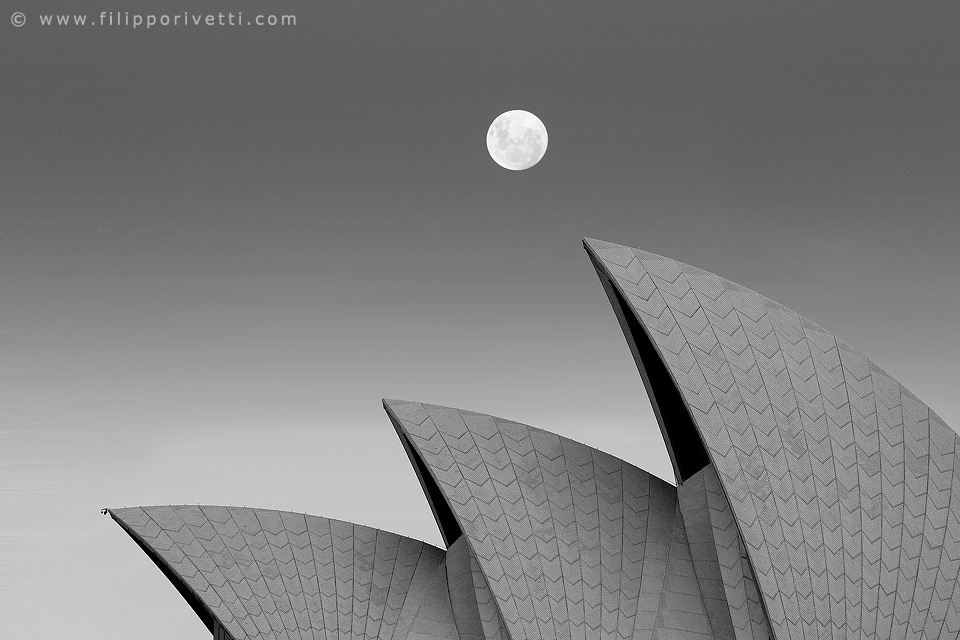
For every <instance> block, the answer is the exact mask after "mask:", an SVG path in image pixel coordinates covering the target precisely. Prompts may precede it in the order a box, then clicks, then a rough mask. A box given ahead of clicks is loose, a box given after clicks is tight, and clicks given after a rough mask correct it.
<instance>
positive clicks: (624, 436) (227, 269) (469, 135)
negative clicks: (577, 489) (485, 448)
mask: <svg viewBox="0 0 960 640" xmlns="http://www.w3.org/2000/svg"><path fill="white" fill-rule="evenodd" d="M2 5H3V12H2V14H0V18H2V19H3V22H2V23H0V86H2V87H3V89H2V95H0V116H2V117H0V122H2V125H3V136H2V139H0V176H2V177H0V223H2V224H0V330H2V334H0V347H2V358H3V360H4V362H3V366H2V369H0V374H2V378H3V384H4V391H3V397H2V402H3V405H2V407H3V408H2V411H3V415H2V416H0V419H2V423H0V428H2V432H0V457H2V460H0V500H2V502H0V516H2V518H3V521H2V523H0V535H2V536H3V538H2V539H0V565H5V566H0V576H2V577H0V587H3V591H2V592H0V607H2V609H0V617H2V619H3V627H4V630H3V632H2V633H3V636H4V638H14V639H20V638H31V639H38V638H39V639H47V638H50V639H53V638H57V639H59V638H63V637H69V638H84V639H86V638H90V639H96V640H111V639H114V638H116V639H118V640H119V639H120V638H129V637H130V636H131V634H132V633H134V630H136V631H135V633H136V635H137V637H138V638H142V639H143V640H152V639H160V638H163V639H170V638H183V639H185V640H201V639H203V638H206V637H207V636H208V634H207V631H206V629H205V628H204V627H203V625H202V624H201V623H200V621H199V619H197V617H196V616H195V615H194V614H193V612H192V611H191V610H190V608H189V606H188V605H187V604H186V602H185V601H183V600H182V599H181V598H180V596H179V595H178V594H177V592H176V591H175V590H174V588H173V587H172V586H171V585H170V584H169V583H168V582H167V580H166V579H165V578H164V577H163V576H162V575H161V573H160V572H159V571H158V570H157V569H156V567H155V566H153V564H152V563H151V562H150V561H149V559H148V558H147V557H146V555H145V554H143V552H142V551H140V550H139V549H138V548H137V547H136V545H135V544H134V543H133V542H132V541H131V540H129V539H128V538H127V536H126V535H125V534H124V533H123V532H122V531H121V529H120V528H119V527H118V526H117V525H116V524H114V523H113V522H111V521H110V520H109V519H108V518H105V517H102V516H101V515H100V514H99V513H98V510H99V509H100V508H101V507H107V506H110V507H120V506H132V505H149V504H158V503H162V504H167V503H193V504H196V503H207V504H211V503H212V504H236V505H248V506H263V507H272V508H282V509H290V510H295V511H301V512H307V513H311V514H316V515H324V516H329V517H334V518H341V519H347V520H352V521H356V522H360V523H363V524H367V525H370V526H374V527H380V528H385V529H389V530H392V531H396V532H398V533H402V534H405V535H409V536H412V537H416V538H420V539H424V540H426V541H428V542H431V543H434V544H440V536H439V533H438V531H437V529H436V525H435V524H434V522H433V519H432V516H431V514H430V510H429V508H428V506H427V504H426V501H425V499H424V498H423V496H422V493H421V490H420V487H419V485H418V483H417V481H416V477H415V474H414V472H413V471H412V469H410V467H409V463H408V461H407V459H406V456H405V455H404V453H403V450H402V447H401V445H400V443H399V441H398V440H397V438H396V435H395V433H394V431H393V428H392V427H391V425H390V423H389V421H388V419H387V418H386V415H385V414H384V412H383V410H382V407H381V405H380V399H381V398H382V397H392V398H401V399H407V400H417V401H424V402H431V403H436V404H444V405H451V406H456V407H460V408H463V409H469V410H475V411H480V412H484V413H491V414H495V415H500V416H503V417H506V418H510V419H514V420H517V421H520V422H524V423H528V424H531V425H533V426H537V427H540V428H544V429H547V430H551V431H555V432H558V433H561V434H563V435H566V436H569V437H572V438H574V439H577V440H580V441H583V442H585V443H587V444H590V445H593V446H596V447H599V448H601V449H604V450H606V451H608V452H610V453H613V454H615V455H617V456H620V457H623V458H624V459H626V460H628V461H630V462H632V463H634V464H637V465H639V466H641V467H642V468H645V469H647V470H649V471H651V472H652V473H654V474H656V475H658V476H661V477H664V478H666V479H670V480H672V477H671V476H672V472H671V470H670V464H669V461H668V459H667V457H666V453H665V450H664V449H663V445H662V443H661V440H660V435H659V432H658V429H657V427H656V424H655V422H654V419H653V416H652V413H651V411H650V407H649V402H648V401H647V399H646V397H645V394H644V391H643V387H642V384H641V382H640V378H639V376H638V375H637V372H636V368H635V366H634V364H633V362H632V360H631V358H630V354H629V351H628V349H627V348H626V344H625V342H624V339H623V336H622V334H621V332H620V329H619V326H618V324H617V321H616V318H615V316H614V314H613V312H612V311H611V310H610V308H609V304H608V302H607V299H606V296H605V294H604V292H603V289H602V287H601V285H600V284H599V282H598V281H597V278H596V275H595V273H594V271H593V268H592V266H591V265H590V262H589V260H588V258H587V256H586V254H585V252H584V251H583V249H582V247H581V244H580V240H581V238H582V237H583V236H591V237H595V238H600V239H604V240H609V241H613V242H619V243H622V244H627V245H631V246H638V247H642V248H643V249H646V250H648V251H652V252H654V253H660V254H663V255H667V256H670V257H674V258H677V259H680V260H682V261H684V262H688V263H691V264H694V265H697V266H699V267H702V268H705V269H707V270H709V271H712V272H715V273H718V274H721V275H723V276H726V277H729V278H730V279H732V280H734V281H737V282H740V283H741V284H743V285H745V286H748V287H750V288H752V289H755V290H758V291H760V292H761V293H763V294H765V295H767V296H769V297H771V298H774V299H775V300H777V301H779V302H782V303H784V304H786V305H788V306H790V307H792V308H794V309H795V310H797V311H798V312H800V313H801V314H803V315H806V316H808V317H810V318H811V319H813V320H815V321H817V322H819V323H820V324H822V325H823V326H825V327H826V328H828V329H829V330H831V331H833V332H835V333H836V334H837V335H839V336H841V337H842V338H844V339H845V340H847V341H848V342H849V343H851V344H852V345H854V346H856V347H857V348H859V349H860V350H861V351H863V352H864V353H866V354H867V355H868V356H870V357H871V358H872V359H874V360H875V361H876V362H877V363H878V364H879V365H880V366H882V367H884V368H885V369H886V370H887V371H889V372H890V373H891V374H892V375H893V376H895V377H896V378H898V379H899V380H900V381H901V382H902V383H904V384H905V385H906V386H908V387H909V388H910V389H911V390H912V391H913V392H914V393H916V394H917V395H918V396H919V397H920V398H922V399H923V400H924V401H925V402H926V403H928V404H929V405H930V406H931V407H932V408H933V409H934V410H936V411H937V412H938V413H939V414H940V415H941V416H942V417H943V418H944V419H945V420H946V421H947V422H948V423H949V424H951V425H952V426H954V427H956V426H957V425H958V424H960V400H958V395H957V391H956V388H957V381H958V377H960V376H958V374H957V363H958V362H960V339H958V337H957V333H956V331H957V326H958V321H957V318H958V317H960V252H958V250H957V242H958V240H960V180H958V177H960V115H958V114H960V82H958V80H957V79H958V78H960V37H958V34H960V5H958V4H957V3H940V4H926V3H925V4H924V5H923V6H922V7H921V6H920V5H917V4H915V3H875V2H855V3H853V2H844V3H836V2H804V3H794V6H792V7H785V6H783V3H735V4H731V3H713V2H675V1H671V2H635V3H613V2H601V3H597V2H586V1H582V0H581V1H578V2H568V1H557V0H554V1H551V2H534V1H524V2H518V1H516V0H514V1H513V2H497V1H484V2H479V1H472V2H463V1H451V0H443V1H442V2H441V1H436V2H434V1H431V0H400V1H391V2H371V1H367V0H344V1H339V2H330V1H327V0H324V1H323V2H274V3H266V2H249V1H245V0H231V1H230V2H213V3H211V2H205V3H200V4H198V3H187V2H179V1H171V0H163V1H159V2H151V3H146V2H124V3H123V7H122V8H123V10H125V11H129V12H130V13H131V14H134V13H137V12H139V13H142V14H148V13H154V14H161V13H164V12H166V13H170V14H173V13H178V12H183V11H189V12H191V13H192V12H207V11H210V12H214V13H216V12H219V11H223V12H229V11H234V12H240V11H243V12H244V14H245V16H247V17H252V16H255V15H256V14H258V13H277V14H292V15H295V16H296V20H297V24H296V26H295V27H287V28H280V27H275V28H265V27H264V28H255V27H248V28H237V27H234V28H230V27H189V28H186V27H180V28H174V27H168V28H166V29H161V28H154V29H151V30H146V29H143V28H140V29H136V30H134V29H132V28H123V27H109V26H89V25H87V26H84V27H73V28H57V27H44V26H41V24H40V15H39V14H40V13H45V12H51V13H55V12H83V11H89V13H90V16H89V17H90V18H92V19H93V18H95V19H99V14H100V12H101V11H103V10H115V9H116V8H117V7H116V5H115V4H114V5H111V4H109V3H107V4H103V3H101V4H96V3H92V2H89V1H88V0H82V1H70V2H67V1H65V0H59V1H57V2H54V1H50V0H42V1H41V2H28V0H2ZM837 5H841V6H837ZM198 7H202V8H200V9H198ZM14 11H23V12H24V13H25V16H26V24H25V25H24V26H23V27H20V28H17V27H14V26H12V24H10V22H8V21H7V18H6V16H7V15H9V14H11V13H13V12H14ZM509 109H526V110H529V111H532V112H533V113H535V114H537V115H538V116H539V117H540V118H541V119H542V120H543V122H544V123H545V125H546V127H547V129H548V131H549V134H550V146H549V149H548V151H547V154H546V156H545V157H544V159H543V160H542V161H541V162H540V163H539V164H538V165H537V166H535V167H534V168H532V169H530V170H528V171H521V172H512V171H506V170H504V169H501V168H500V167H499V166H497V165H496V164H495V163H494V162H493V161H492V160H491V159H490V157H489V156H488V155H487V152H486V148H485V134H486V130H487V127H488V126H489V124H490V123H491V121H492V120H493V119H494V118H495V117H496V116H497V115H498V114H500V113H502V112H503V111H507V110H509Z"/></svg>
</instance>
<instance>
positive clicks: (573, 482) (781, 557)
mask: <svg viewBox="0 0 960 640" xmlns="http://www.w3.org/2000/svg"><path fill="white" fill-rule="evenodd" d="M584 246H585V248H586V250H587V253H588V255H589V257H590V259H591V261H592V262H593V265H594V267H595V269H596V271H597V274H598V276H599V278H600V281H601V283H602V285H603V287H604V289H605V290H606V292H607V295H608V297H609V299H610V302H611V305H612V306H613V309H614V312H615V314H616V317H617V319H618V321H619V322H620V325H621V328H622V330H623V333H624V336H625V337H626V341H627V344H628V346H629V348H630V350H631V352H632V354H633V356H634V359H635V361H636V363H637V367H638V369H639V372H640V377H641V379H642V381H643V385H644V387H645V389H646V391H647V394H648V396H649V398H650V402H651V404H652V405H653V408H654V413H655V414H656V416H657V420H658V422H659V425H660V429H661V432H662V435H663V438H664V440H665V442H666V445H667V450H668V452H669V454H670V458H671V461H672V463H673V468H674V472H675V479H676V486H674V485H672V484H669V483H666V482H664V481H663V480H660V479H659V478H656V477H654V476H652V475H650V474H649V473H647V472H645V471H643V470H642V469H639V468H637V467H635V466H633V465H631V464H629V463H627V462H625V461H623V460H621V459H619V458H616V457H614V456H612V455H610V454H607V453H604V452H601V451H599V450H597V449H593V448H591V447H589V446H586V445H584V444H581V443H578V442H574V441H573V440H569V439H567V438H564V437H562V436H559V435H557V434H553V433H550V432H548V431H543V430H541V429H537V428H534V427H531V426H527V425H523V424H519V423H516V422H512V421H510V420H506V419H502V418H497V417H493V416H489V415H484V414H480V413H474V412H470V411H464V410H459V409H453V408H448V407H441V406H435V405H428V404H421V403H417V402H407V401H400V400H385V401H384V408H385V410H386V413H387V416H388V418H389V420H390V421H391V423H392V424H393V427H394V428H395V430H396V433H397V435H398V437H399V439H400V441H401V443H402V445H403V447H404V450H405V451H406V453H407V455H408V457H409V459H410V463H411V465H412V467H413V469H414V471H415V473H416V474H417V477H418V479H419V480H420V483H421V485H422V487H423V490H424V494H425V496H426V498H427V501H428V503H429V504H430V507H431V509H432V511H433V513H434V516H435V518H436V521H437V525H438V527H439V529H440V533H441V535H442V538H443V541H444V544H445V546H446V549H440V548H437V547H434V546H432V545H429V544H426V543H423V542H420V541H417V540H413V539H411V538H407V537H404V536H401V535H398V534H395V533H390V532H386V531H382V530H378V529H373V528H370V527H365V526H361V525H356V524H352V523H348V522H342V521H339V520H332V519H328V518H322V517H317V516H311V515H304V514H299V513H290V512H281V511H273V510H267V509H251V508H240V507H223V506H207V505H200V506H193V505H185V506H154V507H131V508H122V509H109V510H108V512H109V514H110V515H111V517H113V519H114V520H116V521H117V523H118V524H120V526H121V527H122V528H123V530H124V531H126V532H127V533H128V534H129V535H130V537H131V538H133V540H134V541H135V542H136V543H137V544H138V545H140V547H141V548H142V549H143V550H144V551H145V552H146V553H147V555H148V556H149V557H150V558H151V559H152V560H153V561H154V562H155V563H156V565H157V567H158V568H159V569H160V570H161V571H162V572H163V574H164V575H165V576H166V577H167V578H168V579H169V580H170V581H171V583H172V584H173V585H174V586H175V587H176V588H177V589H178V590H179V591H180V593H181V594H182V595H183V597H184V598H185V599H186V600H187V601H188V602H189V603H190V605H191V606H192V607H193V609H194V611H195V612H196V613H197V615H198V616H199V617H200V618H201V619H202V620H203V621H204V623H205V624H206V626H207V627H208V629H210V631H211V633H212V634H213V636H214V638H216V639H219V640H224V639H232V640H242V639H246V638H251V639H252V638H291V639H293V638H309V639H311V640H334V639H336V640H346V639H348V638H350V639H357V640H359V639H361V638H362V639H367V640H374V639H376V640H381V639H382V640H430V639H443V640H536V639H542V640H599V639H604V640H606V639H623V640H627V639H634V638H636V639H641V638H642V639H655V638H656V639H661V640H666V639H672V638H677V639H680V638H684V639H704V640H706V639H710V638H716V639H730V640H734V639H735V640H746V639H753V640H767V639H768V638H776V639H777V640H811V639H821V638H863V639H874V638H876V639H878V640H880V639H883V640H887V639H889V638H898V639H906V638H917V639H919V638H930V639H935V638H957V637H958V636H960V588H957V586H958V574H960V447H958V446H957V435H956V433H955V432H954V431H953V430H951V429H950V427H948V426H947V425H946V424H944V422H943V421H942V420H941V419H940V418H939V417H938V416H937V415H936V413H934V412H933V411H932V410H931V409H929V408H928V407H927V406H926V405H925V404H923V403H922V402H921V401H920V400H919V399H917V398H916V396H914V395H913V394H911V393H910V392H909V391H908V390H907V389H905V388H904V387H903V386H902V385H900V384H899V383H898V382H897V381H896V380H895V379H894V378H892V377H891V376H890V375H889V374H888V373H886V372H885V371H883V370H882V369H880V368H879V367H878V366H876V365H875V364H874V363H873V362H871V361H870V360H869V359H868V358H867V357H866V356H864V355H863V354H861V353H859V352H858V351H856V350H855V349H853V348H852V347H850V346H849V345H847V344H845V343H844V342H842V341H840V340H838V339H837V338H836V337H834V336H833V335H832V334H830V333H829V332H827V331H826V330H825V329H823V328H822V327H820V326H819V325H817V324H815V323H814V322H811V321H810V320H807V319H806V318H804V317H802V316H800V315H798V314H796V313H795V312H793V311H791V310H790V309H788V308H786V307H784V306H783V305H780V304H778V303H776V302H774V301H773V300H770V299H768V298H765V297H763V296H762V295H760V294H758V293H755V292H753V291H750V290H749V289H746V288H744V287H742V286H740V285H737V284H735V283H733V282H730V281H729V280H725V279H723V278H721V277H719V276H716V275H714V274H712V273H709V272H706V271H703V270H701V269H698V268H696V267H691V266H689V265H686V264H683V263H680V262H677V261H675V260H671V259H669V258H664V257H662V256H658V255H655V254H651V253H647V252H645V251H641V250H639V249H631V248H628V247H624V246H621V245H616V244H612V243H608V242H603V241H598V240H591V239H586V240H584Z"/></svg>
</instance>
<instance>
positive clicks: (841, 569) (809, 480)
mask: <svg viewBox="0 0 960 640" xmlns="http://www.w3.org/2000/svg"><path fill="white" fill-rule="evenodd" d="M584 245H585V247H586V249H587V251H588V253H589V254H590V256H591V259H592V260H593V262H594V266H595V267H596V269H597V272H598V274H599V275H600V277H601V279H602V280H605V281H606V282H608V283H609V284H610V285H612V287H613V288H614V289H615V290H616V291H617V292H619V294H620V296H622V298H623V299H624V300H626V301H627V305H628V306H629V309H625V310H620V309H618V311H621V312H625V313H630V314H633V317H634V318H635V319H636V320H637V321H639V323H640V325H641V326H642V328H643V330H644V331H645V332H646V334H647V336H648V337H649V340H650V341H651V342H652V343H653V345H654V346H655V348H656V352H657V356H658V357H659V358H660V359H661V360H662V362H663V363H664V364H665V365H666V367H667V370H668V371H669V373H670V377H671V378H672V381H673V384H675V385H676V387H677V388H678V389H679V391H680V393H681V394H682V396H683V399H684V401H685V403H686V405H687V408H688V411H689V413H690V417H691V418H692V420H693V422H694V424H695V425H696V428H697V431H698V432H699V435H700V438H701V439H702V441H703V444H704V446H705V447H706V448H707V450H708V452H709V457H710V460H712V462H713V468H715V474H716V477H717V479H718V481H719V484H720V485H721V486H722V492H720V493H719V494H713V495H715V496H717V497H718V496H720V495H722V494H725V495H726V497H727V498H729V507H730V509H731V513H732V515H733V517H734V518H735V520H736V524H737V525H738V528H739V531H740V532H741V534H742V539H741V543H742V544H743V546H744V551H745V552H746V554H745V555H746V556H748V558H749V561H750V562H749V564H750V565H751V566H752V572H753V575H755V578H756V588H757V590H758V592H759V594H760V597H761V599H762V603H763V606H764V609H765V611H766V614H767V616H768V617H769V623H770V627H771V630H772V631H773V633H774V635H775V637H776V638H778V640H787V639H789V640H806V639H810V638H863V639H867V638H869V639H873V638H883V639H887V638H895V639H898V640H900V639H904V638H940V637H950V638H956V637H957V634H958V627H960V589H958V588H956V586H957V575H958V569H960V565H958V562H957V559H958V554H960V545H958V539H960V521H958V517H957V514H958V513H960V494H958V493H957V491H955V488H956V487H957V483H958V481H960V468H958V465H960V460H958V459H957V456H958V455H960V447H958V446H957V436H956V434H955V433H954V432H953V431H952V430H951V429H950V428H949V427H947V426H946V425H945V424H944V423H943V422H942V421H941V420H940V419H939V418H938V417H937V416H936V414H934V413H933V412H932V411H931V410H930V409H929V408H928V407H927V406H926V405H924V404H923V403H922V402H920V401H919V400H917V399H916V398H915V397H914V396H913V395H912V394H910V392H909V391H907V390H906V389H904V388H903V387H902V386H901V385H900V384H899V383H897V382H896V381H895V380H894V379H893V378H891V377H890V376H889V375H888V374H887V373H886V372H884V371H883V370H882V369H880V368H879V367H877V366H876V365H875V364H874V363H872V362H871V361H870V360H868V359H867V358H866V357H865V356H863V355H862V354H860V353H859V352H857V351H856V350H854V349H853V348H851V347H850V346H848V345H846V344H844V343H843V342H842V341H839V340H837V339H836V338H835V337H834V336H833V335H831V334H830V333H828V332H827V331H825V330H824V329H823V328H822V327H820V326H818V325H816V324H815V323H813V322H811V321H809V320H807V319H806V318H803V317H801V316H799V315H797V314H796V313H794V312H793V311H791V310H789V309H787V308H786V307H784V306H782V305H780V304H778V303H776V302H774V301H772V300H770V299H768V298H765V297H763V296H761V295H759V294H757V293H755V292H753V291H750V290H748V289H746V288H744V287H741V286H739V285H737V284H735V283H733V282H730V281H729V280H725V279H723V278H720V277H718V276H716V275H713V274H711V273H708V272H705V271H703V270H700V269H697V268H696V267H691V266H689V265H685V264H682V263H679V262H677V261H675V260H670V259H668V258H664V257H662V256H658V255H655V254H651V253H647V252H644V251H641V250H639V249H631V248H628V247H624V246H621V245H616V244H612V243H607V242H602V241H598V240H590V239H585V240H584ZM611 301H612V302H613V304H614V305H615V307H618V306H619V305H620V303H619V302H618V301H617V300H615V299H613V298H611ZM627 338H628V341H633V340H635V337H633V336H630V335H628V336H627ZM650 364H651V363H647V365H645V364H644V363H643V362H638V365H639V366H640V367H641V368H644V367H645V366H650ZM667 444H668V447H676V446H678V443H671V442H668V443H667ZM685 493H686V490H685V489H682V490H681V495H683V494H685ZM690 493H691V494H696V495H697V496H702V492H700V491H691V492H690ZM697 499H699V500H701V502H702V497H698V498H697ZM721 511H723V509H722V508H721ZM702 517H703V516H702V515H701V519H702ZM712 519H713V511H711V520H712ZM722 519H723V518H722V517H721V518H720V520H722ZM722 528H723V527H722V526H721V530H722ZM701 529H703V530H704V531H705V530H706V524H704V523H703V522H701V521H699V520H698V521H697V531H698V535H699V531H700V530H701ZM715 531H717V529H716V528H715ZM718 535H719V534H718ZM720 537H721V538H722V537H723V536H720ZM717 539H718V538H717V537H716V536H715V538H714V540H715V541H716V540H717ZM728 542H729V541H728ZM720 546H721V545H717V547H716V549H717V555H718V559H717V562H718V563H719V564H720V566H721V567H723V566H724V564H723V561H722V560H720V558H719V556H720V555H722V554H721V551H720ZM730 555H731V556H732V555H733V554H730ZM731 560H732V557H731ZM704 562H707V563H708V565H709V567H710V568H711V569H712V567H713V564H712V557H709V554H707V557H705V559H704ZM731 568H732V565H730V566H728V567H727V573H729V572H730V569H731ZM742 569H743V570H742V571H740V569H738V571H740V573H742V575H743V579H744V580H747V581H748V582H750V583H752V576H750V575H749V574H748V572H747V571H746V570H747V569H749V567H747V565H746V564H744V565H743V566H742ZM721 573H723V572H721ZM732 579H733V580H734V582H736V579H735V578H732ZM725 584H728V583H727V582H726V581H725ZM728 586H729V585H728ZM738 589H739V588H738ZM727 597H728V602H730V604H731V610H730V615H731V623H732V624H733V626H734V628H735V629H736V630H737V637H738V638H739V637H741V636H740V633H741V631H742V630H744V629H746V626H745V625H746V620H747V619H748V618H749V619H750V621H751V622H750V625H751V626H753V628H754V633H757V632H760V633H762V632H763V626H762V624H761V625H759V626H757V625H758V621H759V619H760V616H759V614H757V615H749V616H746V615H745V613H744V611H743V609H742V607H741V603H744V601H743V599H742V598H741V597H740V594H739V591H738V592H737V596H736V597H732V596H731V593H730V591H729V589H728V593H727ZM746 603H749V598H748V599H747V601H746ZM746 608H747V609H749V606H747V607H746ZM744 637H750V636H744ZM761 637H762V636H761Z"/></svg>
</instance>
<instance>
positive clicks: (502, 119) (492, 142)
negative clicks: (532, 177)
mask: <svg viewBox="0 0 960 640" xmlns="http://www.w3.org/2000/svg"><path fill="white" fill-rule="evenodd" d="M487 151H489V152H490V157H491V158H493V160H494V162H496V163H497V164H498V165H500V166H501V167H503V168H504V169H510V170H511V171H521V170H523V169H529V168H530V167H532V166H533V165H535V164H537V163H538V162H540V158H542V157H543V154H544V153H546V152H547V128H546V127H544V126H543V122H541V121H540V118H538V117H537V116H535V115H533V114H532V113H530V112H529V111H523V110H522V109H515V110H513V111H507V112H506V113H501V114H500V115H499V116H497V119H496V120H494V121H493V124H491V125H490V129H488V130H487Z"/></svg>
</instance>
